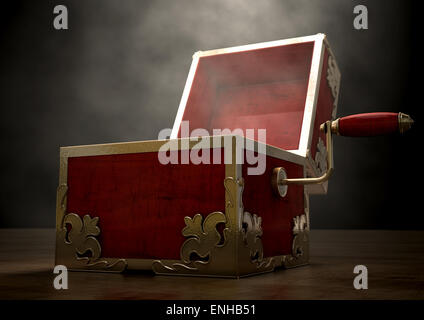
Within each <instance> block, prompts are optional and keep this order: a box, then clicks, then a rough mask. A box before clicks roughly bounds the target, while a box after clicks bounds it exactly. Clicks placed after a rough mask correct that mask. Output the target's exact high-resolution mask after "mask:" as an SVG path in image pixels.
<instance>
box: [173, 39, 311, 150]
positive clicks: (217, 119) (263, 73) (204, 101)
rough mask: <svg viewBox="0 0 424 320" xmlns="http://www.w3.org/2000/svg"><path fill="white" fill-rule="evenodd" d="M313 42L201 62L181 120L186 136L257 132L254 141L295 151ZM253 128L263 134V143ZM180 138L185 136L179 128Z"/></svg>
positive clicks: (201, 60)
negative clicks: (187, 127)
mask: <svg viewBox="0 0 424 320" xmlns="http://www.w3.org/2000/svg"><path fill="white" fill-rule="evenodd" d="M313 47H314V42H304V43H298V44H292V45H285V46H277V47H270V48H261V49H255V50H249V51H241V52H235V53H225V54H217V55H210V56H203V57H200V58H199V63H198V65H197V69H196V71H195V75H194V79H193V83H192V86H191V90H190V92H189V95H188V100H187V103H186V106H185V110H184V114H183V118H182V120H183V121H189V125H190V131H191V130H194V129H196V128H204V129H206V130H208V132H209V133H210V134H214V133H213V129H221V130H223V129H230V130H235V129H241V130H242V132H240V133H238V134H243V133H244V134H243V135H245V136H246V129H255V130H254V133H255V136H254V137H249V138H253V139H255V140H259V141H261V142H264V143H267V144H270V145H273V146H276V147H279V148H282V149H286V150H297V149H298V146H299V140H300V134H301V128H302V121H303V113H304V108H305V101H306V95H307V89H308V80H309V73H310V68H311V61H312V53H313ZM257 129H266V130H267V131H266V141H265V140H264V139H263V138H261V137H258V135H257V132H258V131H257ZM178 137H185V134H184V132H183V134H182V132H181V126H180V128H179V133H178Z"/></svg>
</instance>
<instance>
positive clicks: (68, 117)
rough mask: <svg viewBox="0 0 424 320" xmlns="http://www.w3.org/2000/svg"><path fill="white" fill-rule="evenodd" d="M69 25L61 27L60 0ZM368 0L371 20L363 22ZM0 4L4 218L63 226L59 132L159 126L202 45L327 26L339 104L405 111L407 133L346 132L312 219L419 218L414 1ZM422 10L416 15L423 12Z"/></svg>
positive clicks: (69, 135)
mask: <svg viewBox="0 0 424 320" xmlns="http://www.w3.org/2000/svg"><path fill="white" fill-rule="evenodd" d="M57 4H65V5H66V6H67V7H68V9H69V27H70V29H69V30H66V31H57V30H54V29H53V25H52V22H53V17H54V16H53V8H54V6H55V5H57ZM356 4H365V5H367V7H368V10H369V29H368V30H363V31H357V30H355V29H354V28H353V24H352V22H353V18H354V14H353V7H354V6H355V5H356ZM0 6H1V10H0V12H1V17H0V18H1V30H0V34H1V43H0V46H1V48H0V49H1V52H0V55H1V56H0V58H1V59H0V63H1V69H0V70H1V75H0V77H1V83H0V84H1V104H0V105H1V116H0V119H1V137H0V139H1V149H0V150H1V157H0V161H1V163H0V164H1V165H0V170H1V184H0V199H1V207H0V210H1V212H0V227H53V226H54V222H55V193H56V186H57V182H58V164H59V157H58V155H59V146H67V145H78V144H92V143H106V142H122V141H133V140H146V139H156V138H157V134H158V132H159V131H160V130H161V129H163V128H167V127H171V126H172V124H173V121H174V117H175V115H176V112H177V107H178V104H179V100H180V97H181V94H182V90H183V87H184V84H185V80H186V77H187V74H188V70H189V66H190V63H191V56H192V54H193V53H194V52H195V51H198V50H207V49H215V48H222V47H228V46H235V45H243V44H249V43H255V42H263V41H270V40H277V39H285V38H290V37H296V36H304V35H310V34H315V33H318V32H322V33H326V34H327V36H328V38H329V41H330V44H331V46H332V48H333V51H334V53H335V55H336V58H337V60H338V63H339V66H340V68H341V72H342V86H341V96H340V100H339V116H342V115H349V114H352V113H360V112H372V111H393V112H397V111H403V112H406V113H409V114H411V115H412V116H413V117H414V118H415V120H418V121H417V122H418V123H416V126H415V128H414V129H413V130H412V131H411V132H409V134H407V135H405V136H404V137H397V136H395V137H378V138H372V139H366V138H363V139H349V138H343V137H338V138H336V141H335V143H334V144H335V167H336V171H335V173H334V176H333V177H332V179H331V183H330V187H329V193H328V195H327V196H314V197H312V199H311V215H312V216H311V221H312V227H313V228H389V229H422V228H423V226H424V224H423V222H424V218H423V215H422V210H419V209H418V208H419V207H420V203H421V197H422V195H421V194H420V192H421V190H420V189H421V184H416V185H415V184H414V181H415V179H416V178H421V176H422V174H421V170H422V169H421V166H422V157H421V155H420V154H419V153H418V148H421V143H420V141H421V140H420V139H419V136H418V133H419V131H420V121H419V120H420V119H419V114H418V112H419V109H420V107H421V105H418V103H419V101H420V100H419V96H420V95H421V94H422V93H421V92H422V89H421V82H422V80H421V79H420V78H418V77H417V76H418V74H419V72H421V70H420V69H421V67H422V66H421V64H420V60H421V59H420V55H421V54H420V53H419V52H418V50H416V49H417V48H418V47H417V45H416V44H415V42H417V41H418V40H419V39H420V38H422V33H420V31H419V30H418V29H416V28H417V26H418V24H419V23H418V22H419V19H420V17H419V16H418V14H419V11H418V10H417V8H413V7H412V5H411V4H410V3H409V2H406V1H360V2H359V1H349V0H345V1H342V0H328V1H325V0H323V1H305V0H289V1H283V0H274V1H257V0H252V1H248V0H218V1H217V0H214V1H205V0H202V1H195V0H179V1H169V0H167V1H129V0H125V1H113V0H108V1H105V0H102V1H93V0H91V1H63V0H57V1H27V2H21V1H13V2H12V1H11V2H10V3H8V2H2V4H1V5H0ZM414 19H418V22H417V23H415V21H416V20H414Z"/></svg>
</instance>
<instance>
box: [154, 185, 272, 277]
mask: <svg viewBox="0 0 424 320" xmlns="http://www.w3.org/2000/svg"><path fill="white" fill-rule="evenodd" d="M231 184H232V186H231ZM224 188H225V191H226V193H227V196H228V201H227V203H226V208H227V213H226V214H224V213H222V212H213V213H210V214H209V215H208V216H206V218H205V219H203V217H202V216H201V215H200V214H196V215H195V216H194V217H193V218H190V217H185V219H184V220H185V224H186V226H185V227H184V229H183V230H182V234H183V235H184V236H185V237H187V239H186V240H185V242H184V243H183V245H182V246H181V250H180V257H181V261H180V262H175V263H168V264H167V263H165V262H164V261H161V260H155V261H154V262H153V264H152V269H153V271H154V272H155V273H158V274H190V275H195V274H199V275H218V276H242V275H247V274H253V273H260V272H267V271H272V270H273V269H274V260H273V258H267V259H264V257H263V247H262V241H261V236H262V227H261V221H262V220H261V218H260V217H258V216H257V215H253V216H252V215H251V214H250V213H248V212H244V213H243V216H242V218H243V220H242V227H241V229H240V230H239V232H238V233H235V232H233V230H234V229H231V227H230V223H229V220H228V214H233V215H237V214H238V213H239V212H243V203H242V200H241V199H242V193H243V188H244V180H243V179H234V178H233V177H227V178H225V179H224ZM238 192H240V193H239V197H237V195H238ZM235 203H239V205H238V207H236V206H235ZM220 223H223V224H225V228H224V229H223V231H222V234H221V233H219V232H218V230H217V226H218V224H220ZM234 228H235V226H234ZM237 247H238V250H236V248H237ZM193 254H195V255H197V256H194V257H193Z"/></svg>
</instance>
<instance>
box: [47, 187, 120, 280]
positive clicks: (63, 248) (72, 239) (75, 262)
mask: <svg viewBox="0 0 424 320" xmlns="http://www.w3.org/2000/svg"><path fill="white" fill-rule="evenodd" d="M67 190H68V188H67V186H66V185H64V184H62V185H60V186H59V187H58V190H57V210H58V214H57V217H62V219H61V220H60V222H59V223H60V228H58V229H57V230H56V258H55V259H56V265H58V264H62V265H65V266H66V267H67V268H68V269H70V270H75V269H76V270H93V271H103V272H123V271H124V270H125V269H126V268H127V262H126V261H125V259H105V258H101V246H100V243H99V241H98V240H97V239H96V237H97V236H98V235H99V234H100V228H99V227H98V226H97V223H98V221H99V218H98V217H94V218H91V217H90V216H89V215H85V216H84V217H83V218H82V219H81V217H80V216H78V215H77V214H75V213H68V214H66V200H67ZM68 226H70V227H71V228H70V229H68Z"/></svg>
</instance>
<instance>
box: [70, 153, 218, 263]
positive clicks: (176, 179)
mask: <svg viewBox="0 0 424 320" xmlns="http://www.w3.org/2000/svg"><path fill="white" fill-rule="evenodd" d="M224 178H225V165H224V164H214V165H206V164H200V165H194V164H186V165H183V164H180V165H172V164H168V165H162V164H161V163H159V161H158V155H157V153H156V152H150V153H138V154H120V155H104V156H90V157H76V158H69V161H68V203H67V206H68V207H67V211H68V212H73V213H76V214H78V215H80V216H83V215H85V214H90V215H91V217H100V219H99V223H98V225H99V227H100V229H101V234H100V238H99V239H100V243H101V245H102V256H104V257H110V258H112V257H119V258H145V259H148V258H149V259H150V258H151V259H156V258H161V259H179V258H180V255H179V250H180V247H181V245H182V243H183V242H184V240H185V238H184V237H183V236H182V234H181V230H182V229H183V228H184V226H185V223H184V217H185V216H190V217H193V216H194V215H195V214H196V213H200V214H202V215H204V216H206V215H207V214H209V213H211V212H214V211H222V212H224V211H225V189H224V185H223V181H224Z"/></svg>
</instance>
